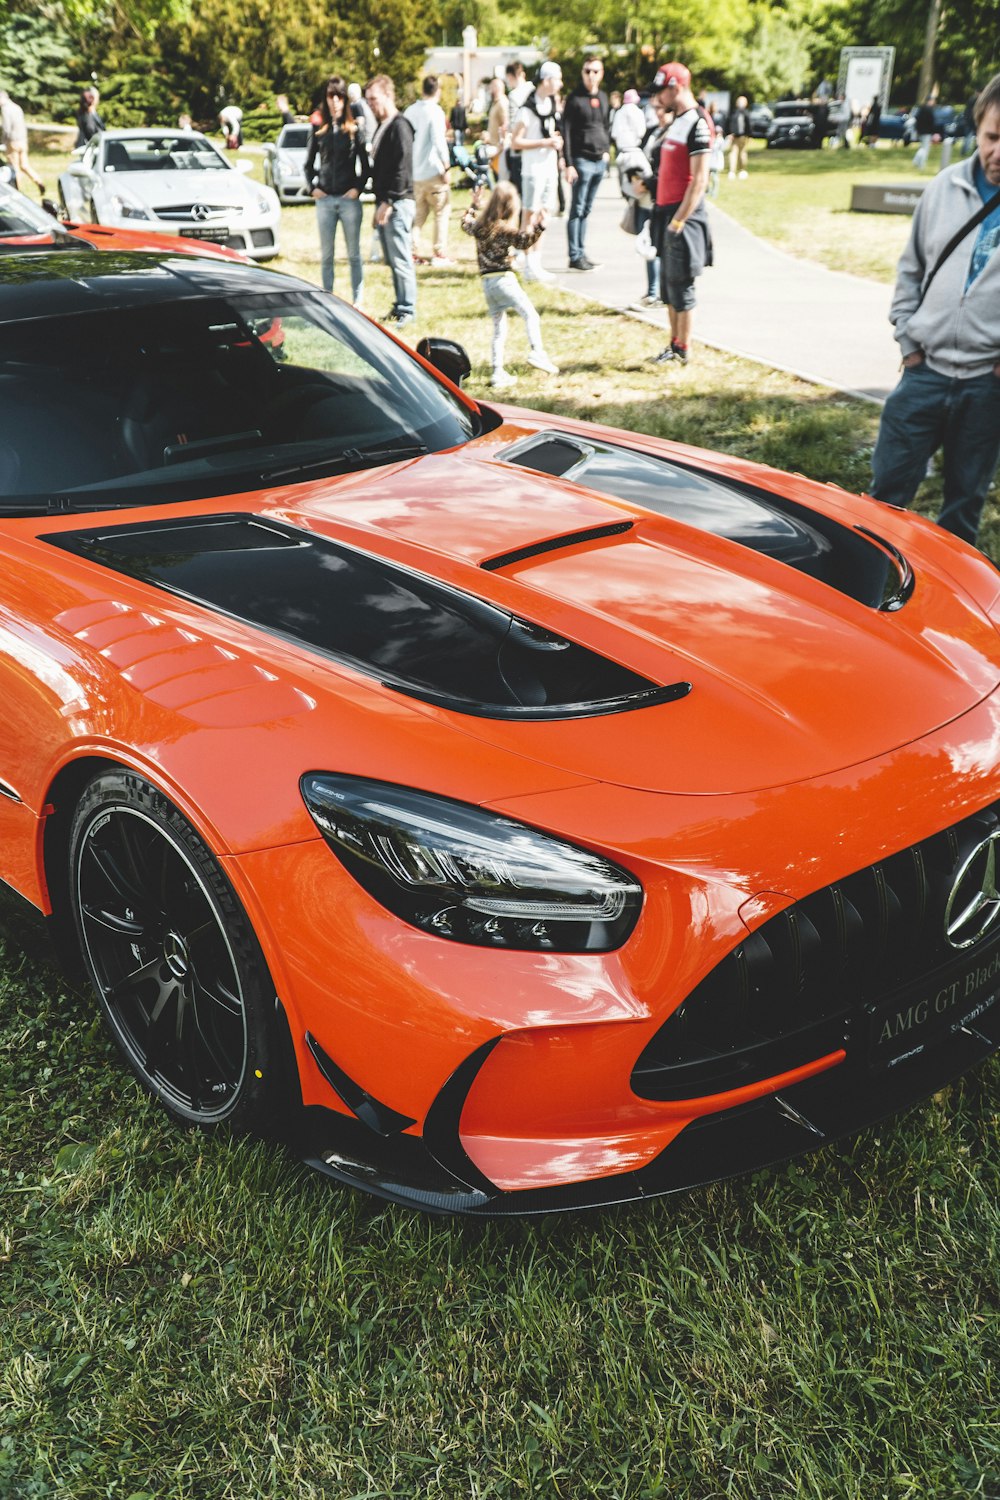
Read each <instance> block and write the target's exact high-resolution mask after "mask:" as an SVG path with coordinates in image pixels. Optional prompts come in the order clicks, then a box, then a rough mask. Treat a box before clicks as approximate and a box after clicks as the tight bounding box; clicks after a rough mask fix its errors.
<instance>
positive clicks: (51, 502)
mask: <svg viewBox="0 0 1000 1500" xmlns="http://www.w3.org/2000/svg"><path fill="white" fill-rule="evenodd" d="M234 436H237V437H239V438H240V439H246V440H247V441H250V440H256V439H255V437H254V430H251V432H248V433H239V434H234ZM220 441H221V442H222V444H223V448H225V446H226V445H227V443H228V441H229V440H228V439H221V440H220ZM214 442H215V440H214V439H210V440H209V443H208V446H209V447H211V446H212V445H213V444H214ZM195 446H196V445H195V444H193V443H189V444H185V445H183V446H181V447H180V450H179V452H178V453H177V455H176V458H175V457H174V455H173V454H172V455H171V460H170V461H168V462H167V463H166V464H165V465H164V468H163V469H157V470H155V471H148V472H147V474H146V476H145V478H144V484H145V486H149V487H151V486H152V484H153V479H152V478H151V475H156V476H159V477H161V478H162V481H163V482H164V483H167V482H169V481H173V480H174V477H175V466H176V465H177V464H178V462H179V461H180V460H181V459H182V458H183V457H187V456H189V455H187V454H185V451H184V450H185V448H187V449H193V448H194V447H195ZM429 452H430V449H429V448H428V447H427V445H426V444H425V443H418V442H413V443H406V444H403V443H401V444H399V445H398V446H396V447H387V448H353V447H352V448H341V449H339V450H338V451H337V452H336V453H331V454H328V455H327V456H326V458H319V459H313V460H309V461H307V462H305V463H301V464H295V465H290V466H289V467H288V468H284V469H264V470H262V471H261V472H260V473H257V474H253V475H251V474H249V473H247V472H245V471H237V472H234V473H229V472H226V473H224V474H220V475H217V476H215V478H214V481H213V485H212V487H211V492H210V493H209V491H208V489H207V488H206V490H205V491H204V493H199V494H187V493H184V494H180V495H178V494H163V493H160V494H159V495H157V496H156V498H152V497H149V496H146V495H142V494H138V495H137V494H136V493H135V491H134V490H132V491H130V492H129V493H128V495H127V497H124V496H123V498H122V499H120V500H118V499H115V498H114V494H113V492H112V491H111V490H110V489H107V488H102V487H101V485H100V484H95V485H89V486H87V487H86V488H84V487H81V488H80V489H77V490H68V491H67V490H64V491H62V492H60V493H53V494H49V495H25V496H23V497H19V496H16V495H11V496H7V497H6V498H3V499H0V516H12V517H13V516H58V515H73V514H77V513H86V512H87V511H95V510H132V509H135V508H136V507H137V506H142V505H170V504H172V503H175V502H177V501H178V500H189V499H198V498H205V499H208V498H211V496H212V495H215V494H220V493H227V492H228V491H229V490H230V489H231V488H232V487H233V486H234V485H239V486H240V487H249V485H250V481H251V479H252V480H253V481H255V482H256V483H258V484H275V483H277V482H279V481H281V480H284V479H291V478H298V477H301V476H302V475H305V474H310V473H315V472H318V471H322V470H327V471H328V470H330V469H335V468H337V467H338V465H347V466H348V467H350V468H366V467H367V466H368V465H369V464H380V463H390V462H392V461H393V460H394V459H395V460H403V459H408V458H421V457H422V456H423V455H424V454H425V453H429ZM197 456H198V457H203V456H210V455H208V454H205V453H202V454H198V455H197ZM168 476H169V481H168ZM131 478H132V476H131V475H130V476H127V477H126V479H125V480H122V481H120V483H127V482H129V481H130V480H131ZM223 481H224V483H222V482H223ZM220 484H222V487H221V488H220V487H219V486H220Z"/></svg>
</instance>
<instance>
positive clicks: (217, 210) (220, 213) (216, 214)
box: [153, 203, 243, 223]
mask: <svg viewBox="0 0 1000 1500" xmlns="http://www.w3.org/2000/svg"><path fill="white" fill-rule="evenodd" d="M200 206H201V209H202V211H203V212H204V215H205V217H204V218H203V219H202V221H201V222H202V223H207V222H208V221H209V220H210V219H234V218H239V217H240V215H241V214H242V212H243V210H242V209H241V208H235V207H233V206H231V205H230V204H228V203H204V204H201V205H200ZM196 207H198V205H197V204H194V203H170V204H167V205H166V206H165V207H163V208H154V209H153V212H154V214H155V215H156V217H157V218H158V219H165V220H168V221H169V222H178V223H179V222H180V221H181V220H185V221H186V220H189V219H190V218H191V217H192V215H193V213H194V210H195V208H196Z"/></svg>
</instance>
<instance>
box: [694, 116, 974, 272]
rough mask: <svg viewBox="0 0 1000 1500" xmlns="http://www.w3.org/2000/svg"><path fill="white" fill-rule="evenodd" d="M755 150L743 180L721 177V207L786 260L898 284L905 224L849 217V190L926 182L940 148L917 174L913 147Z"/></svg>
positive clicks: (891, 218)
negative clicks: (855, 186)
mask: <svg viewBox="0 0 1000 1500" xmlns="http://www.w3.org/2000/svg"><path fill="white" fill-rule="evenodd" d="M753 145H754V149H753V151H752V154H751V157H750V164H749V169H748V170H749V176H748V177H747V179H746V181H745V182H739V181H736V182H730V181H729V179H728V177H725V176H724V177H723V178H722V181H721V182H720V184H719V196H718V199H717V202H718V204H719V207H720V208H724V209H725V211H726V212H727V213H729V214H732V215H733V217H734V218H735V219H738V220H739V222H740V223H741V224H743V225H744V226H745V227H746V228H747V229H750V230H752V231H753V233H754V234H759V235H760V236H761V238H762V239H766V240H770V241H771V243H772V244H774V245H777V246H778V247H779V248H780V249H782V250H787V251H788V252H789V253H790V254H791V255H798V256H801V257H803V258H804V259H805V260H815V261H818V262H819V263H820V264H821V265H824V266H827V267H828V268H829V269H830V270H832V271H849V272H851V273H852V274H853V275H855V276H866V277H869V278H871V279H872V280H873V281H887V282H891V281H894V280H895V276H896V263H897V261H898V260H899V257H900V255H901V253H902V251H903V247H904V245H905V244H906V240H907V236H908V235H909V232H910V222H911V221H910V218H909V216H908V215H906V214H862V213H852V212H851V208H850V204H851V184H852V183H854V182H868V183H873V182H893V183H899V182H902V183H906V184H908V185H909V184H912V183H919V182H929V181H930V179H931V177H932V175H933V174H934V172H936V171H937V169H938V164H939V159H940V147H938V146H935V147H933V149H932V151H931V159H930V164H929V166H928V169H927V171H926V172H924V173H919V172H914V170H913V148H912V147H909V146H907V147H903V146H896V145H890V144H889V142H883V143H882V144H881V145H880V146H878V147H876V148H875V149H874V150H869V149H868V148H867V147H862V148H859V149H856V150H853V151H785V150H780V151H768V150H767V149H765V147H764V143H763V142H762V141H761V142H754V143H753ZM952 160H953V161H954V160H957V157H954V156H953V158H952Z"/></svg>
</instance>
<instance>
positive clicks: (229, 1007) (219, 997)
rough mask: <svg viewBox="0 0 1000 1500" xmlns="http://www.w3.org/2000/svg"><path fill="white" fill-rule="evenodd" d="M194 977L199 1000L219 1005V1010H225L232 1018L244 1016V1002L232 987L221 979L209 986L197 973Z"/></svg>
mask: <svg viewBox="0 0 1000 1500" xmlns="http://www.w3.org/2000/svg"><path fill="white" fill-rule="evenodd" d="M192 978H193V979H194V988H195V995H196V996H197V998H198V999H199V1000H202V1001H205V1002H206V1003H207V1004H209V1005H215V1006H218V1008H219V1010H221V1011H224V1012H225V1014H226V1015H227V1016H229V1017H230V1018H232V1017H234V1016H242V1014H243V1002H242V1001H241V1000H240V997H239V995H237V994H234V992H233V991H232V990H231V989H228V988H227V987H226V985H224V984H223V982H222V980H221V979H217V980H216V981H215V983H214V984H213V985H212V986H211V987H209V986H208V985H207V984H205V983H204V982H203V981H202V980H201V979H199V978H198V975H197V974H192Z"/></svg>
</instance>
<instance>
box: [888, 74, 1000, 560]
mask: <svg viewBox="0 0 1000 1500" xmlns="http://www.w3.org/2000/svg"><path fill="white" fill-rule="evenodd" d="M975 122H976V147H977V149H976V153H975V155H974V156H970V157H968V158H967V159H966V160H965V161H961V162H958V163H957V164H956V165H955V166H953V167H949V168H948V170H947V171H945V172H940V173H939V174H938V176H937V177H935V179H934V181H933V182H931V183H930V184H929V185H928V187H927V188H926V190H925V192H924V194H923V197H922V198H921V200H920V204H919V206H918V208H917V211H916V213H915V214H914V216H913V229H912V231H911V233H910V241H909V244H908V245H907V247H906V249H905V251H904V252H903V256H902V259H901V260H900V262H899V270H898V273H897V279H896V291H895V295H894V297H893V300H892V309H891V311H890V314H889V316H890V318H891V319H892V322H893V324H894V326H895V329H896V341H897V343H898V344H899V347H900V349H901V350H902V354H903V376H902V379H901V380H900V383H899V385H898V386H897V387H896V389H895V390H894V391H893V393H892V395H891V396H890V397H889V399H888V401H887V402H886V404H885V407H884V408H883V411H882V422H881V426H880V427H879V434H878V441H877V443H876V444H875V452H874V454H873V455H872V471H873V482H872V490H871V492H872V494H873V495H874V496H875V497H876V499H878V500H884V501H886V502H887V503H888V504H889V505H900V506H904V505H910V504H912V502H913V497H914V495H915V494H916V492H917V487H918V486H919V484H920V481H921V479H923V477H924V475H925V473H926V472H927V465H928V463H929V462H930V459H931V457H932V455H933V454H934V453H936V452H937V450H938V449H939V448H941V449H942V450H943V455H944V504H943V506H942V507H941V514H940V515H939V516H938V523H939V525H941V526H943V527H944V528H945V529H946V530H947V531H952V532H954V533H955V535H956V536H960V537H962V538H963V539H964V540H965V541H967V542H972V543H975V540H976V537H977V535H978V532H979V519H980V516H981V515H982V511H983V506H984V505H985V503H986V496H987V492H988V490H989V487H990V483H991V481H992V479H993V475H994V473H995V471H996V467H997V462H998V459H1000V206H998V207H997V208H994V209H993V211H992V212H991V213H990V214H989V216H988V217H987V218H985V219H984V220H982V222H981V223H979V224H978V225H975V226H974V227H973V228H971V229H970V230H969V232H968V234H966V235H965V236H964V238H963V239H962V240H961V241H960V242H959V244H958V245H957V246H956V248H955V249H954V250H953V251H952V252H951V254H950V255H949V256H948V257H947V259H946V260H945V261H943V262H942V263H941V265H940V268H939V269H938V271H937V274H936V275H934V277H933V280H932V281H931V282H930V285H928V284H927V279H928V277H929V276H930V275H931V273H932V272H933V271H934V268H935V266H937V264H938V258H939V256H940V255H941V252H942V251H943V250H944V248H945V247H946V246H947V244H948V242H949V241H950V240H951V239H952V238H953V237H954V235H955V234H956V233H957V232H958V230H960V229H961V227H962V225H963V224H965V223H967V222H968V221H969V220H970V219H971V218H972V217H973V216H974V214H975V213H976V211H977V210H978V209H979V208H980V207H981V206H982V205H983V204H985V203H988V202H989V200H990V199H991V198H992V197H993V196H994V195H995V194H996V192H997V190H998V189H1000V73H998V74H997V75H996V77H995V78H992V79H991V80H990V82H989V83H988V84H987V85H986V87H985V88H984V89H983V91H982V93H981V94H980V95H979V98H978V99H977V100H976V107H975Z"/></svg>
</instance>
